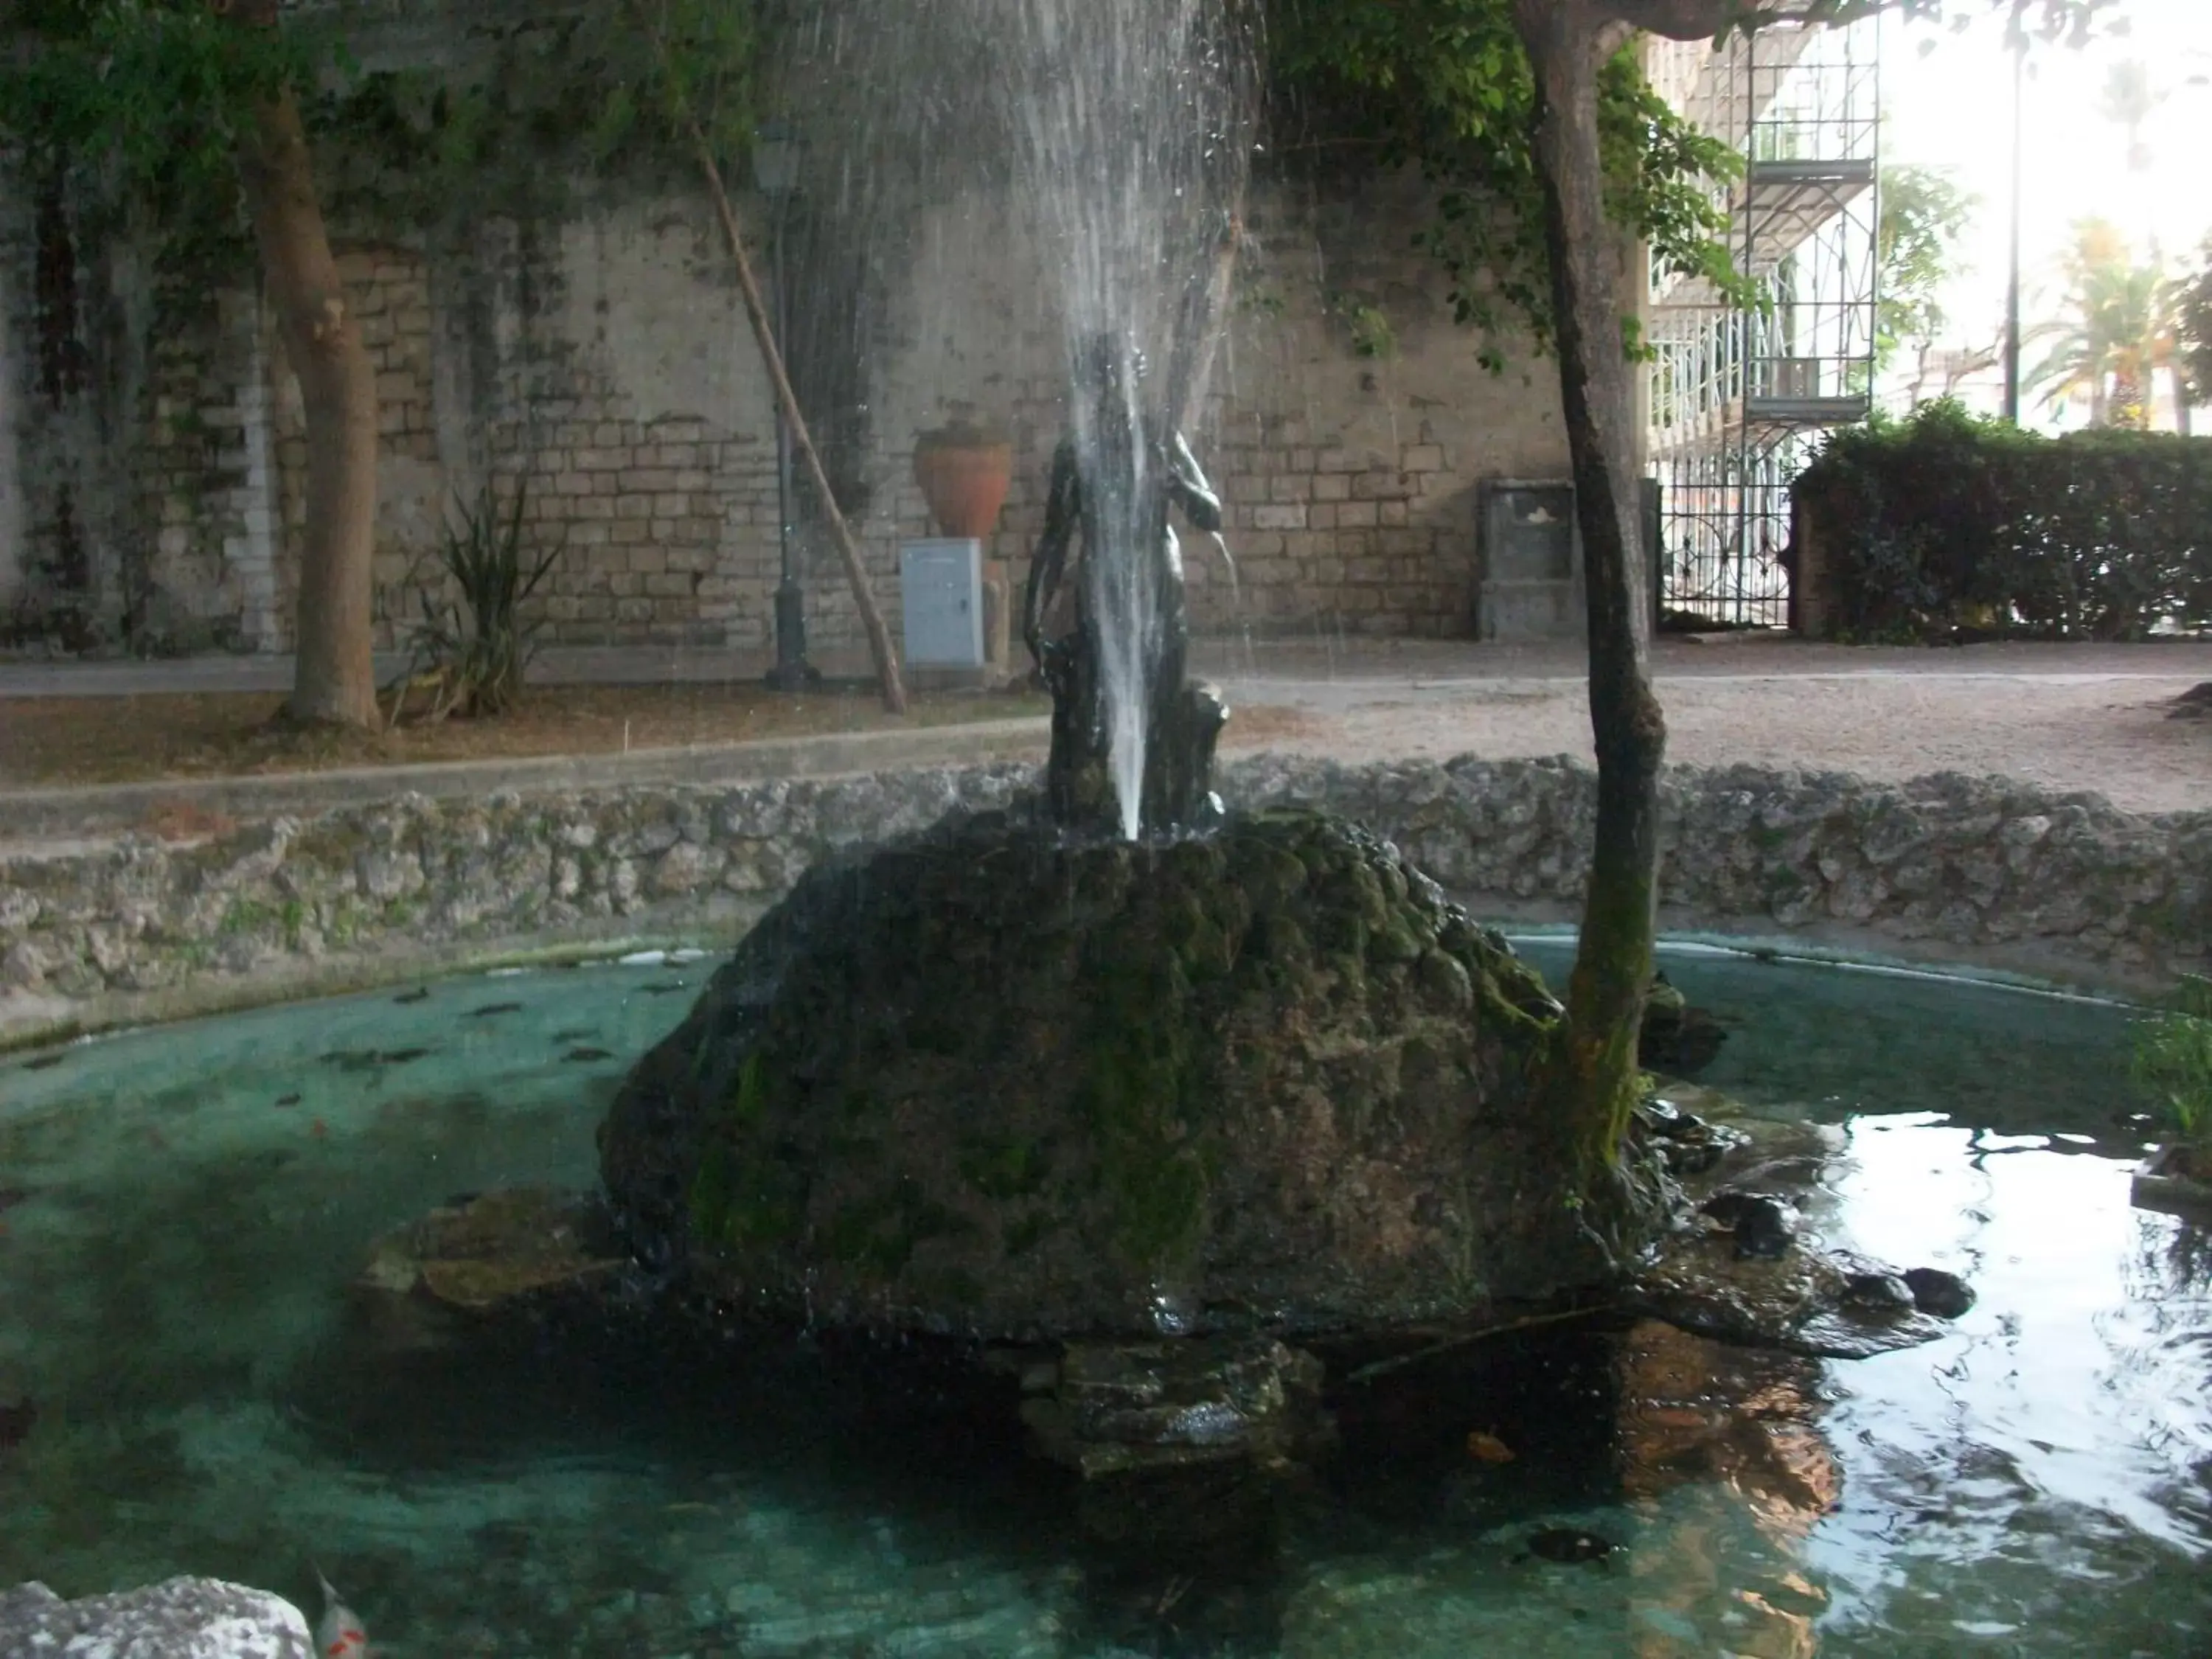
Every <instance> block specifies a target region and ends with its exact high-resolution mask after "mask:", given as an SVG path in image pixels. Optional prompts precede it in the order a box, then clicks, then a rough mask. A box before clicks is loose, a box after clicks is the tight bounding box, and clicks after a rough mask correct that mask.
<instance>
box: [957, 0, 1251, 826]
mask: <svg viewBox="0 0 2212 1659" xmlns="http://www.w3.org/2000/svg"><path fill="white" fill-rule="evenodd" d="M972 3H974V4H975V5H976V6H977V7H979V8H980V9H982V11H983V12H984V13H985V14H986V15H987V28H988V30H989V32H990V33H991V34H992V36H993V38H994V40H996V42H997V43H998V46H999V48H1000V52H1001V54H1002V64H1003V67H1004V70H1005V86H1006V93H1007V96H1008V117H1009V118H1008V125H1009V128H1010V130H1011V133H1012V138H1013V142H1014V151H1015V158H1016V162H1017V165H1018V170H1019V175H1020V184H1021V186H1022V189H1021V191H1020V195H1021V196H1022V197H1023V198H1024V199H1025V200H1027V201H1028V202H1030V204H1033V207H1034V210H1035V212H1036V215H1037V216H1038V230H1039V234H1040V235H1041V238H1042V240H1043V243H1044V245H1045V246H1046V248H1047V249H1048V255H1049V264H1050V266H1051V268H1052V269H1054V270H1056V271H1057V272H1058V275H1059V281H1060V290H1061V291H1060V295H1059V299H1060V318H1061V322H1062V325H1063V327H1064V329H1065V331H1066V346H1067V360H1068V362H1069V364H1070V366H1071V370H1072V371H1073V378H1074V380H1076V382H1077V383H1078V384H1079V385H1080V386H1084V387H1085V393H1084V395H1079V396H1078V397H1076V398H1074V399H1073V407H1072V408H1071V409H1070V411H1069V414H1070V418H1071V420H1072V422H1073V428H1074V434H1075V441H1076V446H1077V450H1078V453H1079V457H1080V459H1081V464H1082V471H1083V478H1084V489H1085V515H1084V525H1085V550H1084V555H1083V567H1084V577H1083V580H1084V599H1085V603H1086V604H1087V605H1089V606H1090V607H1091V614H1092V615H1093V616H1094V617H1096V618H1097V624H1098V635H1099V638H1100V641H1101V642H1102V646H1103V650H1102V660H1101V662H1100V664H1099V669H1100V675H1101V681H1102V689H1103V696H1104V702H1105V709H1104V714H1105V720H1106V726H1107V731H1108V733H1109V744H1110V751H1109V753H1110V763H1111V771H1112V776H1113V781H1114V787H1115V798H1116V800H1117V803H1118V805H1119V806H1120V808H1121V828H1122V831H1123V833H1124V834H1125V835H1127V836H1130V837H1132V838H1134V836H1136V834H1137V832H1138V828H1139V817H1140V805H1141V797H1142V792H1143V780H1144V775H1145V759H1146V743H1147V737H1148V725H1149V720H1150V713H1151V710H1152V708H1153V706H1154V702H1155V697H1156V694H1157V691H1158V687H1157V686H1156V685H1155V684H1154V683H1153V682H1154V681H1155V679H1156V678H1158V676H1159V673H1160V664H1161V655H1162V649H1161V647H1162V628H1163V619H1162V607H1163V599H1164V595H1163V593H1162V592H1161V580H1162V575H1161V571H1162V566H1161V562H1160V561H1159V560H1158V558H1157V557H1156V556H1155V554H1156V552H1157V550H1158V546H1159V544H1160V542H1161V539H1162V538H1163V537H1164V535H1165V534H1166V533H1167V520H1166V510H1167V509H1166V498H1165V493H1164V491H1165V484H1166V480H1165V479H1164V477H1162V476H1161V469H1162V467H1163V466H1164V461H1163V459H1162V456H1161V453H1160V446H1161V445H1162V444H1163V443H1164V442H1165V441H1172V435H1173V433H1174V432H1175V431H1176V429H1177V428H1179V427H1180V426H1181V425H1182V423H1183V422H1185V421H1187V420H1188V418H1189V417H1190V413H1191V411H1192V410H1194V408H1195V407H1196V404H1197V401H1198V397H1199V393H1200V386H1199V384H1198V383H1199V381H1200V380H1201V379H1202V377H1203V374H1204V364H1205V362H1206V356H1207V354H1206V351H1205V349H1204V346H1205V342H1206V338H1207V337H1208V335H1209V334H1210V331H1212V328H1213V326H1214V324H1215V319H1214V318H1213V317H1212V314H1211V313H1212V307H1213V305H1214V304H1215V303H1216V302H1217V301H1216V295H1215V289H1214V286H1213V284H1212V282H1211V280H1210V276H1211V273H1212V267H1213V265H1214V264H1215V263H1216V250H1217V249H1218V247H1219V246H1220V245H1221V240H1222V235H1223V228H1224V226H1225V224H1226V223H1227V222H1229V221H1230V220H1231V218H1232V217H1233V216H1234V215H1235V213H1236V211H1237V203H1238V202H1239V200H1240V199H1241V197H1242V193H1243V174H1244V167H1245V157H1246V153H1247V149H1248V147H1247V145H1246V144H1245V143H1243V139H1242V128H1241V121H1240V117H1241V113H1242V109H1243V100H1242V97H1241V95H1240V94H1241V86H1240V82H1241V76H1240V75H1239V73H1238V70H1239V68H1240V65H1241V63H1242V59H1241V58H1240V54H1239V53H1238V52H1237V40H1236V38H1235V34H1234V31H1233V30H1232V29H1231V27H1230V24H1229V21H1228V20H1227V18H1226V16H1225V14H1224V13H1223V11H1222V10H1221V9H1220V7H1219V5H1218V3H1207V0H1111V3H1106V0H972ZM1102 352H1104V353H1106V354H1109V356H1110V357H1111V358H1112V361H1110V362H1097V356H1098V355H1099V354H1100V353H1102ZM1152 364H1164V365H1166V368H1165V372H1164V374H1147V373H1146V369H1147V367H1148V365H1152ZM1176 671H1177V672H1178V673H1179V671H1180V659H1179V655H1178V658H1177V664H1176ZM1173 689H1174V688H1169V690H1173Z"/></svg>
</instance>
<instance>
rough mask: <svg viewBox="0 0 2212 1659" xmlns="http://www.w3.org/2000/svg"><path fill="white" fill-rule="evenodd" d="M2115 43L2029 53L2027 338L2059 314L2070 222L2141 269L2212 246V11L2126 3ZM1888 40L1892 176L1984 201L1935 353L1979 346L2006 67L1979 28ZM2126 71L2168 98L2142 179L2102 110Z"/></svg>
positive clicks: (1885, 76) (1992, 258) (2005, 212)
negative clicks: (2130, 64)
mask: <svg viewBox="0 0 2212 1659" xmlns="http://www.w3.org/2000/svg"><path fill="white" fill-rule="evenodd" d="M2124 16H2125V17H2126V20H2127V27H2128V33H2126V34H2125V35H2124V36H2122V37H2118V38H2115V39H2111V40H2100V41H2097V42H2094V43H2093V44H2091V45H2090V46H2086V47H2083V48H2081V49H2079V50H2074V49H2069V48H2067V47H2065V46H2046V45H2045V44H2044V43H2042V42H2040V41H2039V42H2038V43H2037V44H2036V46H2034V48H2033V50H2032V51H2031V52H2030V54H2029V58H2028V63H2029V76H2030V78H2029V80H2028V82H2027V99H2026V118H2025V120H2024V122H2023V124H2022V125H2023V131H2024V139H2023V143H2022V159H2023V172H2022V177H2023V179H2024V181H2025V183H2024V187H2023V189H2022V191H2021V197H2022V211H2021V285H2022V294H2023V301H2022V307H2023V313H2024V320H2025V323H2026V325H2027V327H2030V328H2033V326H2034V325H2035V324H2036V322H2037V321H2039V320H2040V319H2043V318H2045V317H2048V316H2050V315H2051V314H2052V313H2054V312H2055V310H2056V309H2057V289H2058V288H2059V283H2058V282H2057V275H2056V271H2055V264H2056V262H2057V257H2058V255H2059V253H2060V252H2061V250H2062V249H2063V247H2064V246H2066V245H2067V243H2068V242H2069V240H2070V231H2071V228H2072V226H2073V224H2074V223H2075V221H2077V220H2079V219H2081V218H2085V217H2087V216H2102V217H2104V218H2106V219H2109V220H2111V221H2112V222H2113V223H2115V224H2116V225H2118V227H2119V228H2121V230H2122V231H2123V232H2124V233H2125V234H2127V235H2128V236H2129V237H2130V240H2132V241H2133V242H2134V243H2135V245H2136V248H2137V251H2138V252H2139V253H2140V254H2142V255H2143V256H2144V257H2148V253H2149V252H2150V250H2151V247H2152V246H2153V244H2154V241H2155V243H2156V245H2157V246H2159V247H2160V249H2162V250H2163V252H2164V253H2165V255H2166V258H2167V261H2168V264H2169V265H2172V264H2178V263H2179V261H2180V260H2181V259H2183V258H2189V257H2191V256H2193V255H2194V253H2195V252H2196V250H2197V245H2198V244H2199V243H2200V242H2201V241H2202V240H2203V239H2204V237H2205V236H2206V234H2208V233H2212V0H2124ZM1881 28H1882V32H1883V33H1882V106H1883V112H1884V132H1883V160H1884V161H1885V163H1886V164H1887V165H1892V166H1894V165H1896V164H1898V163H1900V162H1912V163H1917V164H1920V165H1923V166H1931V167H1942V168H1945V169H1947V170H1948V172H1949V173H1950V175H1951V177H1952V178H1953V179H1954V181H1955V182H1957V183H1958V184H1959V185H1961V186H1963V187H1964V188H1966V190H1969V191H1972V192H1973V193H1975V194H1976V195H1978V196H1979V197H1981V203H1980V206H1979V208H1978V211H1977V214H1976V216H1975V221H1974V222H1973V223H1972V225H1971V226H1969V228H1968V229H1967V233H1966V237H1965V238H1964V239H1963V241H1962V246H1961V248H1960V255H1961V258H1962V259H1963V260H1964V261H1965V262H1966V264H1969V265H1970V266H1971V267H1972V268H1971V269H1970V270H1967V271H1966V272H1965V273H1963V274H1962V275H1961V276H1960V277H1958V278H1957V279H1956V280H1955V281H1954V283H1952V284H1951V286H1950V288H1949V289H1948V292H1947V293H1946V295H1945V296H1944V299H1945V309H1946V310H1947V311H1948V313H1949V314H1950V318H1951V325H1950V328H1949V330H1948V338H1946V339H1944V340H1942V341H1941V342H1939V343H1942V344H1953V345H1970V344H1984V343H1989V342H1990V341H1993V340H1995V339H1996V337H1997V335H1998V332H1999V331H2000V329H2001V327H2002V322H2003V318H2004V285H2005V265H2006V232H2007V226H2008V217H2009V211H2010V197H2011V140H2012V63H2011V58H2010V57H2009V55H2008V53H2007V52H2006V51H2005V50H2004V45H2003V36H2002V29H2001V28H2000V27H1999V26H1998V25H1997V23H1996V21H1994V20H1993V19H1990V18H1986V17H1981V16H1977V17H1976V19H1975V21H1974V22H1973V24H1972V27H1969V28H1968V29H1967V30H1966V31H1965V32H1964V33H1954V32H1953V31H1952V30H1951V29H1949V28H1948V27H1930V26H1928V25H1925V24H1908V23H1905V22H1902V21H1899V20H1897V19H1895V18H1888V19H1886V20H1884V21H1883V23H1882V24H1881ZM2123 58H2136V59H2140V60H2141V61H2142V62H2143V63H2145V64H2148V66H2149V68H2150V71H2151V78H2152V88H2153V90H2154V93H2163V94H2166V99H2165V101H2164V102H2163V103H2162V104H2161V105H2160V106H2159V107H2158V109H2157V110H2156V111H2155V112H2154V114H2153V115H2152V117H2151V118H2150V120H2149V121H2148V124H2147V125H2145V127H2144V130H2143V138H2144V142H2145V143H2146V144H2147V145H2148V149H2149V158H2148V161H2149V164H2148V167H2147V168H2145V169H2144V170H2143V171H2142V172H2140V173H2136V172H2133V171H2131V170H2130V167H2129V165H2128V139H2127V135H2126V132H2125V130H2124V129H2123V128H2121V127H2120V126H2118V125H2115V124H2113V123H2112V122H2109V121H2106V119H2105V118H2103V117H2102V116H2101V115H2100V112H2099V111H2100V105H2101V101H2102V99H2101V94H2102V92H2103V88H2104V84H2105V77H2106V74H2107V72H2108V71H2109V70H2110V68H2111V66H2112V64H2114V63H2115V62H2117V61H2119V60H2120V59H2123ZM2194 76H2202V77H2203V84H2193V83H2192V81H2191V77H2194ZM2033 352H2034V348H2033V346H2031V347H2030V348H2029V356H2030V361H2031V362H2033ZM2022 413H2023V416H2027V415H2029V414H2031V413H2033V411H2032V410H2023V411H2022Z"/></svg>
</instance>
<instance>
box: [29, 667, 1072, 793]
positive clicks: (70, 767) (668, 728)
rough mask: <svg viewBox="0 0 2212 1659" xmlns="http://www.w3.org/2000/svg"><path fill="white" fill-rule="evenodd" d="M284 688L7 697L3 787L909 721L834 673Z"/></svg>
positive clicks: (970, 700) (985, 713)
mask: <svg viewBox="0 0 2212 1659" xmlns="http://www.w3.org/2000/svg"><path fill="white" fill-rule="evenodd" d="M283 701H284V699H283V694H282V693H277V692H253V691H222V692H213V691H210V692H163V693H156V694H150V695H145V696H88V697H60V696H40V697H17V698H0V785H4V784H15V785H17V786H19V787H54V786H64V785H70V784H100V783H127V782H137V781H148V780H153V779H164V778H205V777H216V776H226V775H228V776H236V775H241V774H250V773H271V772H309V771H322V770H326V769H330V768H333V767H352V766H380V765H402V764H407V763H416V762H423V761H459V760H478V759H483V758H486V757H500V758H504V759H513V758H520V757H532V756H543V755H603V754H615V753H619V752H621V751H623V750H629V749H668V748H678V747H682V746H685V745H688V744H710V743H738V742H745V741H750V740H754V739H758V738H787V737H813V736H819V735H821V734H823V733H825V732H862V731H878V730H882V729H884V728H887V727H891V726H896V725H898V724H899V722H898V721H897V720H895V719H894V718H893V717H892V716H890V715H889V714H885V713H884V710H883V707H882V705H881V704H880V703H879V702H878V701H877V699H876V696H875V693H874V692H873V690H871V689H868V688H866V687H859V686H854V685H850V684H836V683H832V684H829V685H827V686H825V687H824V688H823V690H821V691H819V692H817V693H814V694H811V695H807V696H795V697H787V696H780V695H777V694H775V693H771V692H769V691H765V690H761V689H759V688H758V687H757V686H754V685H746V684H737V685H730V684H720V685H718V684H708V683H693V684H677V685H548V686H532V687H528V688H526V690H524V692H523V694H522V697H521V701H520V702H519V703H518V704H517V705H516V706H515V707H514V708H513V709H511V710H509V711H508V712H507V713H506V714H501V716H500V717H499V718H498V719H496V720H442V721H440V722H439V723H437V724H436V725H429V726H412V725H402V726H398V727H395V728H394V729H392V730H391V731H389V732H378V733H373V734H372V733H367V732H359V733H356V732H332V731H324V730H308V731H301V730H297V729H293V728H288V727H283V726H274V725H272V724H271V723H270V722H271V720H273V718H274V716H275V715H276V711H277V709H278V708H280V707H282V705H283ZM1048 708H1049V704H1048V702H1046V700H1045V699H1043V698H1042V697H1035V696H1014V695H1010V694H993V695H989V696H983V695H979V694H977V693H974V692H965V693H949V692H948V693H942V694H917V695H915V696H911V697H910V698H909V700H908V714H907V716H906V723H907V724H908V725H912V726H942V725H948V724H956V723H959V722H963V721H968V720H1011V719H1016V718H1019V717H1022V716H1024V715H1032V714H1043V713H1046V712H1047V711H1048Z"/></svg>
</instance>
